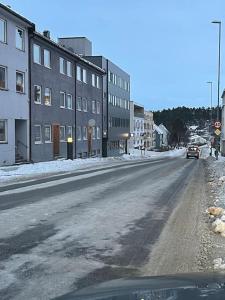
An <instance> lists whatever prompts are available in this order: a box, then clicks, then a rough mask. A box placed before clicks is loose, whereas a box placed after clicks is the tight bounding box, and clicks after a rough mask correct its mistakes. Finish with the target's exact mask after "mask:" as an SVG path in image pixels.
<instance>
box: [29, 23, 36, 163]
mask: <svg viewBox="0 0 225 300" xmlns="http://www.w3.org/2000/svg"><path fill="white" fill-rule="evenodd" d="M34 30H35V28H32V29H28V85H29V89H28V95H29V157H28V160H29V162H33V160H32V151H31V147H32V146H31V145H32V133H31V132H32V125H31V124H32V122H31V118H32V116H31V93H32V87H31V57H32V53H31V38H32V37H33V36H34V35H33V31H34Z"/></svg>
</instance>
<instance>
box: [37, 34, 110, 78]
mask: <svg viewBox="0 0 225 300" xmlns="http://www.w3.org/2000/svg"><path fill="white" fill-rule="evenodd" d="M34 35H36V36H38V37H39V38H42V39H43V40H45V41H46V42H48V43H50V44H52V45H53V46H55V47H57V48H58V49H60V50H62V51H64V52H66V53H67V54H69V55H71V56H73V57H74V58H76V59H78V60H80V61H82V62H84V63H85V64H87V65H89V66H91V67H93V68H95V69H97V70H98V71H99V72H101V73H102V74H106V72H105V70H103V69H102V68H100V67H98V66H96V65H95V64H93V63H92V62H90V61H89V60H87V59H84V58H83V57H82V56H80V55H79V54H77V53H74V52H72V51H70V50H69V49H67V48H66V47H63V46H61V45H59V44H58V43H56V42H55V41H53V40H51V39H49V38H47V37H45V36H44V35H43V34H41V33H40V32H37V31H35V32H34Z"/></svg>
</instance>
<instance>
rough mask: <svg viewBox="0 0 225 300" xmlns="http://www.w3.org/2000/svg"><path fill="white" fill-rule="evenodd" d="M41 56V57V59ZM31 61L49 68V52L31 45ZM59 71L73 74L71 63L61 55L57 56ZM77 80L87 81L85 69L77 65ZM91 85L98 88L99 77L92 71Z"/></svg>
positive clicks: (69, 74)
mask: <svg viewBox="0 0 225 300" xmlns="http://www.w3.org/2000/svg"><path fill="white" fill-rule="evenodd" d="M42 56H43V59H42ZM33 61H34V62H35V63H36V64H39V65H42V64H43V65H44V66H45V67H46V68H51V53H50V51H49V50H47V49H43V54H42V49H41V47H40V46H39V45H37V44H34V45H33ZM59 72H60V74H63V75H67V76H68V77H72V76H73V71H72V63H71V62H70V61H68V60H66V59H64V58H63V57H59ZM76 75H77V80H78V81H82V82H84V83H88V77H87V70H86V69H84V68H81V67H80V66H77V69H76ZM91 85H92V86H93V87H96V88H98V89H100V77H99V76H98V75H96V74H94V73H92V74H91Z"/></svg>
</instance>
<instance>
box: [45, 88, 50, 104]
mask: <svg viewBox="0 0 225 300" xmlns="http://www.w3.org/2000/svg"><path fill="white" fill-rule="evenodd" d="M46 89H48V90H49V91H50V104H46V100H45V97H46V95H45V93H46ZM45 93H44V105H46V106H51V105H52V89H51V88H49V87H45Z"/></svg>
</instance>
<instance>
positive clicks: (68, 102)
mask: <svg viewBox="0 0 225 300" xmlns="http://www.w3.org/2000/svg"><path fill="white" fill-rule="evenodd" d="M66 102H67V103H66V104H67V105H66V107H67V108H69V109H72V108H73V105H72V95H71V94H67V100H66Z"/></svg>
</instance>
